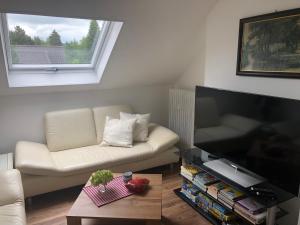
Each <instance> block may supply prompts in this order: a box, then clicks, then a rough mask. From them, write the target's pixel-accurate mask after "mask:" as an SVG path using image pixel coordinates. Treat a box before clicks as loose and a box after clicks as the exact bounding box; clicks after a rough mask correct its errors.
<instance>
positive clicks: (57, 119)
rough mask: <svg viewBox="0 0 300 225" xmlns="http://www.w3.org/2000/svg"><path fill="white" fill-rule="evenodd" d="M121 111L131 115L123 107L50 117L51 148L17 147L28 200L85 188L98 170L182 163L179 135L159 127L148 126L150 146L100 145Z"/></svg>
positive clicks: (20, 144)
mask: <svg viewBox="0 0 300 225" xmlns="http://www.w3.org/2000/svg"><path fill="white" fill-rule="evenodd" d="M121 111H122V112H129V113H130V112H132V110H131V108H130V107H129V106H126V105H118V106H107V107H98V108H93V109H89V108H84V109H75V110H66V111H57V112H50V113H47V114H46V115H45V132H46V140H47V145H45V144H39V143H33V142H25V141H20V142H18V143H17V146H16V155H15V156H16V157H15V166H16V168H17V169H19V170H20V171H21V174H22V182H23V187H24V194H25V197H30V196H34V195H38V194H42V193H46V192H50V191H54V190H59V189H63V188H67V187H71V186H76V185H80V184H84V183H85V182H86V181H87V179H88V177H89V176H90V174H91V172H93V171H95V170H97V169H103V168H105V169H111V170H112V171H113V172H124V171H128V170H131V171H139V170H143V169H148V168H152V167H155V166H160V165H165V164H170V163H175V162H178V160H179V158H178V155H176V154H175V152H176V151H177V148H176V147H175V146H174V145H175V144H176V143H177V142H178V140H179V138H178V135H176V134H175V133H174V132H172V131H171V130H169V129H167V128H165V127H162V126H159V125H156V124H150V125H149V138H148V141H147V142H143V143H134V146H133V147H132V148H122V147H102V146H100V145H99V144H100V143H101V142H102V135H103V129H104V125H105V117H106V116H107V115H109V116H112V117H116V118H117V117H119V113H120V112H121Z"/></svg>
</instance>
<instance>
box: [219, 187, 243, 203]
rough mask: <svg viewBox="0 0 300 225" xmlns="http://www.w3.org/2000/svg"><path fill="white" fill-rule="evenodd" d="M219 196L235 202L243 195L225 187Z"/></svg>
mask: <svg viewBox="0 0 300 225" xmlns="http://www.w3.org/2000/svg"><path fill="white" fill-rule="evenodd" d="M220 194H221V195H223V196H224V197H225V198H227V199H229V200H232V201H235V200H239V199H241V198H242V197H243V196H244V194H243V193H242V192H240V191H238V190H236V189H234V188H232V187H227V188H225V189H222V190H221V191H220Z"/></svg>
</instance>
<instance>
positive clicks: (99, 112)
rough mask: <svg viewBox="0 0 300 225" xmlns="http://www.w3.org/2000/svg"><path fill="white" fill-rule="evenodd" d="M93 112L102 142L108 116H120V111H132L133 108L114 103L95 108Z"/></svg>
mask: <svg viewBox="0 0 300 225" xmlns="http://www.w3.org/2000/svg"><path fill="white" fill-rule="evenodd" d="M93 112H94V119H95V124H96V132H97V141H98V143H99V144H100V143H101V142H102V137H103V130H104V126H105V118H106V116H111V117H113V118H120V112H127V113H132V109H131V107H130V106H128V105H113V106H104V107H96V108H93Z"/></svg>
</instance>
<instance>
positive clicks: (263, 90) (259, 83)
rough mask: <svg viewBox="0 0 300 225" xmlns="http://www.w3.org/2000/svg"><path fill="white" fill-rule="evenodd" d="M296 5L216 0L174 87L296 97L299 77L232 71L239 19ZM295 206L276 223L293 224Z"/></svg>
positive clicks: (275, 0)
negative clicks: (189, 58) (246, 74)
mask: <svg viewBox="0 0 300 225" xmlns="http://www.w3.org/2000/svg"><path fill="white" fill-rule="evenodd" d="M299 7H300V1H299V0H284V1H283V0H219V1H218V2H217V3H216V4H215V5H214V7H213V8H212V10H211V11H210V13H209V14H208V17H207V18H206V24H205V26H203V27H200V33H202V34H204V35H205V37H204V38H203V39H202V40H203V41H199V42H198V46H195V48H197V49H198V51H199V52H198V54H197V56H196V57H195V58H194V60H193V63H191V64H190V66H189V67H188V68H187V69H186V72H185V73H184V74H183V75H182V76H181V77H180V78H179V79H178V80H177V82H176V83H175V86H181V87H187V88H194V86H195V85H205V86H210V87H218V88H223V89H230V90H237V91H245V92H252V93H260V94H267V95H274V96H281V97H289V98H296V99H300V91H299V87H300V79H299V80H297V79H278V78H255V77H241V76H236V71H235V70H236V58H237V46H238V31H239V20H240V19H241V18H244V17H250V16H255V15H260V14H265V13H270V12H274V11H275V10H286V9H292V8H299ZM203 46H205V47H204V48H205V51H204V50H203ZM299 205H300V203H299V199H293V200H291V201H289V202H287V203H285V204H283V205H282V207H284V208H285V209H286V210H288V211H289V213H290V214H289V216H286V217H283V218H282V219H280V220H279V221H278V223H279V224H280V225H295V224H297V221H298V218H297V217H298V214H299ZM299 225H300V219H299Z"/></svg>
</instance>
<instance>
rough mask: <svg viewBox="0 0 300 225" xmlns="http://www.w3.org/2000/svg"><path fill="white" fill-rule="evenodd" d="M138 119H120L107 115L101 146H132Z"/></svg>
mask: <svg viewBox="0 0 300 225" xmlns="http://www.w3.org/2000/svg"><path fill="white" fill-rule="evenodd" d="M135 123H136V119H129V120H120V119H114V118H111V117H109V116H107V117H106V122H105V127H104V131H103V141H102V143H101V146H108V145H110V146H119V147H132V143H133V131H134V127H135Z"/></svg>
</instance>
